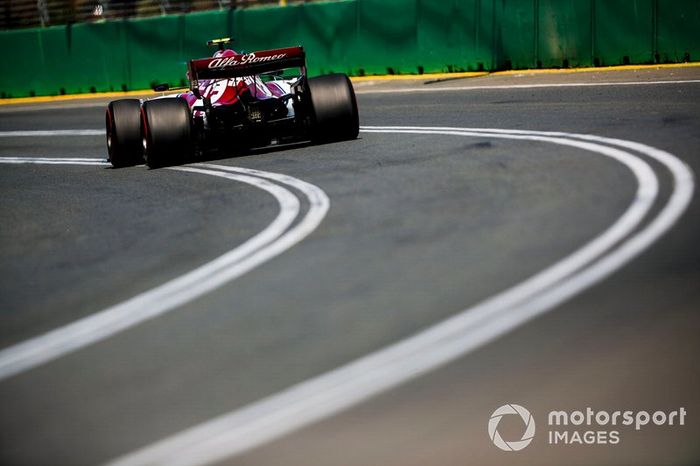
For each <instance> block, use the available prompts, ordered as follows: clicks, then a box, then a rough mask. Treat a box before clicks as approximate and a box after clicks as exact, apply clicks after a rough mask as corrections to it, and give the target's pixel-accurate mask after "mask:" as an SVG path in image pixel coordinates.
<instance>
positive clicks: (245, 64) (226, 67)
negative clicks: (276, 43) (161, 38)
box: [187, 47, 306, 93]
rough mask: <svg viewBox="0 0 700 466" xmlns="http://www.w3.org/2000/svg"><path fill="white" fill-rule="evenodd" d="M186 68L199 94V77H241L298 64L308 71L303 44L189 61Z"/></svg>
mask: <svg viewBox="0 0 700 466" xmlns="http://www.w3.org/2000/svg"><path fill="white" fill-rule="evenodd" d="M187 67H188V71H189V75H190V90H192V91H193V92H195V93H198V91H199V80H200V79H226V78H239V77H243V76H253V75H256V74H261V73H267V72H270V71H277V70H282V69H286V68H297V67H298V68H302V73H306V55H305V53H304V49H303V47H287V48H283V49H274V50H263V51H259V52H251V53H245V54H240V55H233V56H230V57H218V58H201V59H198V60H190V62H189V63H188V66H187Z"/></svg>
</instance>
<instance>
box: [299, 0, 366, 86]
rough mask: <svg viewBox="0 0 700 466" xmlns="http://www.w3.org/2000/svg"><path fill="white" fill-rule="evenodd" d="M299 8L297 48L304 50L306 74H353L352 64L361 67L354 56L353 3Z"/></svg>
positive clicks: (312, 5) (355, 12) (354, 14)
mask: <svg viewBox="0 0 700 466" xmlns="http://www.w3.org/2000/svg"><path fill="white" fill-rule="evenodd" d="M298 8H299V16H298V19H299V21H300V24H299V26H298V28H297V32H298V33H299V37H298V38H297V41H296V42H298V44H299V45H302V46H303V47H304V50H306V60H307V67H308V70H309V74H311V75H318V74H325V73H330V72H343V73H348V74H356V73H357V68H358V67H357V66H356V67H355V69H354V70H353V65H352V64H353V63H361V59H362V57H361V54H360V53H358V52H357V47H356V45H355V44H356V43H357V15H358V8H357V2H356V1H355V0H351V1H344V2H338V3H323V2H319V3H310V4H307V5H303V6H300V7H298Z"/></svg>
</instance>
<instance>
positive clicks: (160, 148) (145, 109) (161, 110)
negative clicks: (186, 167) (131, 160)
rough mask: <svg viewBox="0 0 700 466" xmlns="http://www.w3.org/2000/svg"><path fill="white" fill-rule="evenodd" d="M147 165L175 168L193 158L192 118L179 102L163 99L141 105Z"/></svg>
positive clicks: (172, 99) (184, 105)
mask: <svg viewBox="0 0 700 466" xmlns="http://www.w3.org/2000/svg"><path fill="white" fill-rule="evenodd" d="M141 111H142V116H143V120H144V124H143V127H144V140H145V142H146V165H148V166H149V167H151V168H157V167H164V166H166V165H177V164H180V163H184V162H187V161H188V160H189V159H190V158H191V156H192V151H193V149H192V117H191V114H190V107H189V105H187V102H185V101H184V100H182V99H179V98H166V99H155V100H148V101H146V102H144V103H143V106H142V110H141Z"/></svg>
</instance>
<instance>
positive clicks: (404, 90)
mask: <svg viewBox="0 0 700 466" xmlns="http://www.w3.org/2000/svg"><path fill="white" fill-rule="evenodd" d="M697 83H700V79H685V80H673V81H671V80H669V81H623V82H602V83H601V82H591V83H556V84H498V85H487V86H454V87H434V86H425V87H404V88H395V89H365V88H362V87H358V89H357V90H356V91H355V93H356V94H415V93H421V92H465V91H490V90H507V89H553V88H570V87H610V86H659V85H668V84H697Z"/></svg>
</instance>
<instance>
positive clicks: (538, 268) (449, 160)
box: [0, 68, 700, 465]
mask: <svg viewBox="0 0 700 466" xmlns="http://www.w3.org/2000/svg"><path fill="white" fill-rule="evenodd" d="M699 79H700V68H687V69H685V68H683V69H667V70H645V71H637V72H635V71H624V72H623V71H620V72H600V73H581V74H561V75H560V74H543V75H524V76H517V75H512V76H500V77H485V78H476V79H468V80H453V81H444V82H435V83H428V84H424V83H423V82H422V81H420V80H417V81H400V82H390V81H377V82H362V83H358V84H357V85H356V90H357V91H358V99H359V105H360V111H361V124H362V126H363V128H365V130H364V131H363V132H361V134H360V138H359V139H358V140H356V141H349V142H343V143H336V144H328V145H319V146H311V145H304V144H302V145H298V146H294V147H285V148H273V149H265V150H259V151H255V152H254V153H251V154H249V155H245V156H240V157H230V158H222V159H220V160H213V161H209V162H208V164H209V165H207V166H202V165H193V166H190V167H189V168H188V169H187V170H189V171H181V170H172V169H160V170H148V169H146V168H144V167H134V168H128V169H120V170H114V169H110V168H108V167H106V166H105V165H104V164H103V163H102V162H101V161H100V159H104V157H105V147H104V137H103V136H102V135H100V134H97V133H99V131H96V132H94V133H95V134H93V133H90V132H88V134H87V135H76V134H75V130H79V129H96V130H100V129H101V127H102V124H103V118H104V116H103V111H104V102H101V101H80V102H60V103H44V104H32V105H21V106H2V107H0V162H2V163H1V164H0V193H1V194H2V201H1V202H0V220H1V222H0V225H2V226H1V227H0V238H1V239H0V278H1V280H0V348H4V349H5V350H4V351H2V352H0V462H1V463H2V464H101V463H106V462H109V461H113V460H116V461H117V464H149V463H155V464H201V463H207V462H211V461H214V462H216V461H220V462H223V463H225V464H246V465H247V464H256V465H257V464H260V465H269V464H285V465H289V464H294V465H311V464H313V465H316V464H318V465H334V464H338V465H365V464H366V465H376V464H384V465H414V464H415V465H428V464H431V465H432V464H445V465H463V464H655V465H657V464H697V463H698V462H699V461H700V446H698V443H697V439H698V438H699V437H700V395H699V394H700V371H699V370H698V367H697V358H698V355H700V339H699V338H698V334H699V331H700V287H699V286H698V285H700V248H698V238H700V203H699V202H698V194H697V189H695V190H693V187H694V183H695V178H694V175H693V174H692V173H693V172H694V173H700V150H699V149H698V148H700V83H698V82H697V81H698V80H699ZM659 81H664V82H663V83H658V82H659ZM669 81H677V82H674V83H670V82H669ZM691 81H695V82H691ZM621 83H635V84H621ZM601 84H605V85H601ZM387 127H391V128H387ZM396 127H404V128H403V129H397V128H396ZM406 127H421V129H416V128H411V129H408V128H406ZM426 127H430V128H442V129H432V130H426V129H425V128H426ZM447 127H449V128H478V129H481V131H471V132H465V131H464V130H458V129H445V128H447ZM42 130H43V131H48V133H45V135H41V133H27V134H25V135H21V134H19V133H11V132H13V131H42ZM55 130H66V131H67V132H68V133H64V134H60V133H52V131H55ZM495 130H508V131H501V132H497V131H495ZM518 130H519V131H526V132H519V133H518V132H517V131H518ZM527 131H529V133H527ZM534 132H558V133H560V134H557V135H552V134H541V133H534ZM561 133H565V134H561ZM574 133H575V134H585V135H595V136H597V137H599V138H598V139H590V138H589V139H581V138H579V137H577V136H575V135H574ZM600 138H604V139H600ZM619 140H623V141H632V142H635V143H640V144H643V146H639V145H631V146H630V145H629V143H627V142H620V141H619ZM615 141H617V143H616V142H615ZM620 144H627V146H626V147H623V146H621V145H620ZM601 147H602V148H601ZM655 149H657V150H656V151H655ZM658 150H660V151H663V152H664V154H668V156H669V157H666V156H664V157H666V158H664V157H661V156H659V151H658ZM620 152H624V153H626V154H627V155H624V154H621V153H620ZM71 159H72V160H71ZM674 160H675V161H676V162H677V163H676V165H673V163H675V162H673V161H674ZM30 161H31V162H34V163H26V162H30ZM669 161H671V162H672V163H671V166H669ZM17 162H25V163H17ZM231 167H234V168H233V170H234V171H230V170H231V169H232V168H231ZM674 167H675V169H676V170H680V171H676V172H674V171H673V170H674ZM684 170H685V171H684ZM278 175H284V176H282V177H280V176H278ZM684 176H685V177H684ZM290 177H291V178H290ZM683 196H686V197H687V199H686V201H689V203H684V202H683ZM621 219H622V220H621ZM620 222H621V223H620ZM614 225H619V226H620V227H621V229H620V231H619V235H618V236H614V235H613V236H610V237H609V238H608V239H610V241H609V242H608V243H605V244H603V245H602V247H601V250H600V251H598V253H597V255H590V256H585V257H586V260H587V262H585V263H581V264H579V265H578V266H577V267H576V268H574V269H572V270H570V271H569V272H570V273H569V275H563V274H561V275H554V279H553V281H552V283H550V284H549V285H548V287H547V288H546V289H545V288H543V289H541V290H539V291H537V294H536V295H534V296H531V297H527V296H525V298H522V299H519V300H516V301H515V302H514V304H512V305H508V306H504V307H503V308H502V309H500V311H499V312H500V314H498V316H497V318H494V319H493V323H492V324H491V323H490V324H489V326H485V327H484V328H481V327H480V328H477V329H476V330H475V329H473V328H471V327H464V328H463V329H461V330H460V327H459V326H458V322H457V323H456V320H455V319H456V317H455V316H457V317H459V316H461V315H463V314H464V311H467V314H468V317H469V316H473V315H474V314H473V312H480V311H483V312H487V311H488V312H492V311H493V312H496V311H495V310H494V306H496V305H494V304H493V303H492V302H490V301H489V298H493V297H504V296H505V297H504V299H505V298H507V297H508V296H510V295H507V293H509V292H510V291H509V290H513V289H514V287H518V286H522V284H523V283H525V284H528V283H530V284H531V281H532V278H533V277H538V274H540V273H542V271H547V270H550V268H551V267H552V266H554V265H557V264H562V262H563V261H566V260H567V258H570V257H571V256H572V254H576V253H580V254H583V253H581V251H584V252H585V251H586V249H585V248H586V246H587V245H590V244H591V242H595V241H598V240H599V239H600V237H601V235H603V236H604V234H605V232H609V231H610V228H611V226H614ZM657 227H659V228H657ZM261 235H262V236H261ZM265 235H267V236H265ZM645 238H646V242H645V241H644V240H645ZM251 241H252V243H251ZM256 241H257V242H258V243H256ZM254 243H255V244H254ZM601 244H602V243H601ZM246 245H248V246H250V248H249V249H248V250H246V251H243V250H242V249H241V248H245V247H247V246H246ZM634 247H637V249H636V250H633V249H634ZM626 251H627V253H628V254H627V255H625V254H626ZM630 251H631V252H630ZM226 254H229V255H228V256H226ZM222 257H224V258H225V260H228V262H227V263H226V264H223V265H221V267H220V269H217V270H213V269H212V267H214V266H213V265H208V264H212V261H215V260H219V261H222V260H224V259H221V258H222ZM581 257H583V256H581ZM217 258H219V259H217ZM606 264H607V265H606ZM565 265H566V264H565ZM202 267H210V268H208V269H206V270H204V272H207V273H208V274H204V275H202V276H196V277H193V278H192V280H190V281H187V280H185V279H183V278H182V277H187V276H188V274H191V273H193V272H192V271H193V270H194V271H196V270H200V271H201V270H202V269H201V268H202ZM606 267H607V268H606ZM204 272H202V273H204ZM217 274H218V275H217ZM212 277H214V278H212ZM217 277H218V278H217ZM173 280H176V282H175V284H176V285H177V286H175V285H172V283H173ZM177 280H185V281H184V282H177ZM217 280H218V281H217ZM528 280H530V281H528ZM567 280H568V281H567ZM178 283H179V285H178ZM164 284H165V285H168V284H171V285H172V286H175V287H174V288H167V289H165V290H163V288H162V286H163V285H164ZM534 286H535V285H532V286H530V288H528V290H530V289H534V288H533V287H534ZM518 289H521V288H516V291H517V290H518ZM154 290H155V291H154ZM158 290H161V291H160V294H157V293H158ZM149 293H150V294H149ZM154 293H156V294H154ZM504 293H506V295H504ZM523 293H524V292H523ZM144 296H145V298H144ZM134 297H137V298H138V297H141V298H139V299H143V300H145V301H136V303H135V304H134V302H133V301H130V300H131V299H132V298H134ZM485 302H486V303H487V304H486V305H484V304H483V303H485ZM479 306H481V307H479ZM484 306H486V308H488V309H486V308H484ZM489 306H491V307H489ZM115 308H116V309H117V311H118V312H123V313H127V312H130V313H131V314H129V315H130V316H131V317H130V318H131V319H132V320H131V321H130V323H128V325H124V327H123V328H117V327H109V325H107V327H109V328H110V329H111V330H108V331H107V332H106V333H102V334H101V333H100V332H101V331H103V330H100V329H99V328H97V327H89V329H90V331H89V332H86V333H85V334H80V335H77V336H75V335H72V334H71V335H69V337H70V338H67V339H66V340H65V341H63V343H62V344H67V345H68V346H70V344H71V343H70V342H72V343H73V344H76V345H77V346H76V347H75V348H68V349H67V350H60V351H59V350H55V348H54V349H46V348H47V345H45V344H44V343H42V341H44V340H41V339H40V340H38V341H39V342H38V343H37V346H38V347H41V350H42V351H44V352H45V353H46V354H52V356H49V357H48V358H46V359H45V360H41V359H37V360H35V361H34V362H31V361H32V360H31V357H29V358H28V359H23V361H25V362H24V363H23V362H21V361H20V363H18V365H15V366H12V364H10V363H8V361H9V360H10V359H11V358H10V357H9V356H8V354H10V353H12V351H13V349H14V350H16V349H17V348H22V346H21V345H22V344H24V343H26V342H27V341H37V340H36V337H41V336H42V335H46V334H47V332H50V331H52V330H54V329H66V328H69V327H67V326H69V325H71V324H74V323H75V322H79V323H80V322H91V321H90V320H86V319H89V318H90V316H94V315H95V314H96V313H98V312H100V311H104V310H110V309H112V310H113V309H115ZM469 312H472V314H469ZM149 313H151V314H152V315H150V314H149ZM467 314H464V315H467ZM120 315H121V314H120ZM465 325H466V324H465ZM444 326H447V327H444ZM445 328H447V330H449V331H450V332H453V333H454V335H453V336H454V339H455V340H454V342H451V343H450V344H445V343H444V340H445V338H446V337H445V338H442V339H439V338H438V339H436V340H435V341H434V342H433V343H430V344H427V343H426V344H425V346H420V345H417V343H416V341H417V340H416V339H415V338H416V336H417V338H422V339H423V341H432V340H430V338H431V335H433V334H431V333H430V332H431V331H433V332H438V331H443V330H444V329H445ZM447 330H446V331H447ZM110 332H111V333H110ZM443 337H444V335H443ZM32 339H34V340H32ZM450 341H451V340H450ZM66 342H68V343H66ZM81 342H83V343H81ZM397 342H402V343H403V344H404V345H405V346H404V347H398V349H397V347H392V345H394V344H395V343H397ZM42 345H43V346H42ZM401 348H405V349H406V351H407V352H406V354H403V353H401V351H400V350H401ZM409 349H410V350H411V351H413V352H411V351H409ZM8 351H9V353H8ZM52 351H53V353H52ZM387 351H394V353H391V355H392V358H393V359H392V358H389V359H386V360H384V359H382V358H386V357H388V356H387V354H388V353H387ZM42 354H44V353H42ZM20 359H21V358H20ZM26 361H30V362H26ZM386 361H389V362H388V363H386ZM22 364H25V365H24V366H23V365H22ZM348 364H350V366H348ZM373 364H374V366H373ZM382 364H384V365H382ZM8 368H9V369H8ZM13 368H14V369H13ZM509 403H517V404H519V405H522V406H525V407H526V408H527V409H528V410H529V411H530V412H531V413H532V415H533V418H534V419H535V420H536V422H537V433H536V434H535V437H534V439H533V440H532V443H531V444H530V445H529V446H528V447H527V448H525V449H523V450H521V451H518V452H504V451H501V450H499V449H498V448H496V447H495V446H494V444H493V443H492V442H491V440H490V438H489V432H488V429H487V425H488V421H489V418H490V417H491V415H492V413H493V412H494V410H495V409H496V408H498V407H499V406H501V405H504V404H509ZM587 407H592V408H593V409H594V410H596V411H598V410H607V411H610V412H612V411H615V410H622V411H624V410H635V411H636V410H646V411H649V412H654V411H657V410H663V411H666V412H670V411H672V410H677V409H679V408H680V407H684V408H685V410H687V413H688V414H687V417H686V418H685V423H684V425H682V426H679V425H675V426H654V425H648V426H645V427H643V428H642V429H641V430H639V431H635V429H634V428H633V427H628V426H617V427H616V428H615V429H616V430H618V431H619V432H620V437H621V441H620V443H619V444H615V445H610V444H600V445H585V444H584V445H562V444H557V445H551V444H549V443H548V435H547V434H548V430H550V428H549V426H547V413H548V412H550V411H552V410H568V411H573V410H584V411H585V409H586V408H587ZM217 418H218V419H219V421H218V424H217V423H215V422H214V423H213V422H211V420H212V419H217ZM612 429H613V428H612V427H610V426H604V427H601V426H598V425H595V426H593V427H590V428H588V427H586V426H582V427H571V426H570V428H568V429H564V430H570V431H579V432H581V433H582V432H584V431H586V430H594V431H599V430H612ZM498 430H499V432H500V434H501V435H502V437H503V438H505V439H507V440H519V439H520V437H521V434H522V432H523V423H522V421H520V419H519V418H518V417H517V416H510V417H504V418H503V421H502V422H501V423H500V425H499V427H498ZM560 430H561V429H560Z"/></svg>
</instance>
